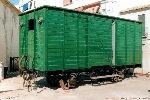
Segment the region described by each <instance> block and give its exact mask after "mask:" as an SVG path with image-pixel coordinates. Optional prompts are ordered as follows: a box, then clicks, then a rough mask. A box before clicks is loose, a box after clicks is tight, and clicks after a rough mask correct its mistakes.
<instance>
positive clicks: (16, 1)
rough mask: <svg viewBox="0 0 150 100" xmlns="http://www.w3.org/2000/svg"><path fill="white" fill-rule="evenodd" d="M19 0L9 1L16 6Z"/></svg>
mask: <svg viewBox="0 0 150 100" xmlns="http://www.w3.org/2000/svg"><path fill="white" fill-rule="evenodd" d="M19 1H20V0H9V2H11V3H12V4H13V5H18V3H19Z"/></svg>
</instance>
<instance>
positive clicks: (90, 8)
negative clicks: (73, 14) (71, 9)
mask: <svg viewBox="0 0 150 100" xmlns="http://www.w3.org/2000/svg"><path fill="white" fill-rule="evenodd" d="M99 9H100V2H95V3H92V4H88V5H85V6H82V7H78V8H75V10H78V11H86V12H91V11H93V12H97V10H99Z"/></svg>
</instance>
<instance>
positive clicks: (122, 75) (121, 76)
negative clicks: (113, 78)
mask: <svg viewBox="0 0 150 100" xmlns="http://www.w3.org/2000/svg"><path fill="white" fill-rule="evenodd" d="M118 75H120V77H119V79H121V80H122V79H124V78H125V74H124V70H123V69H122V70H121V71H119V72H118Z"/></svg>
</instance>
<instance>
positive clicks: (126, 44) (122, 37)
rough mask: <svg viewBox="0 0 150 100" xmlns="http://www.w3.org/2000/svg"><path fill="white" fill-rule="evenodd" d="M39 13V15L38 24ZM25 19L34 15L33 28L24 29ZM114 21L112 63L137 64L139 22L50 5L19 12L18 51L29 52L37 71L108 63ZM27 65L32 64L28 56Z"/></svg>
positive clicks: (140, 48) (138, 60)
mask: <svg viewBox="0 0 150 100" xmlns="http://www.w3.org/2000/svg"><path fill="white" fill-rule="evenodd" d="M39 17H42V18H43V22H42V23H41V24H39V23H38V18H39ZM29 19H34V26H35V28H34V30H30V31H29V30H28V20H29ZM114 21H115V23H116V25H115V26H116V28H115V33H114V35H115V38H116V40H115V41H116V42H115V48H113V49H115V53H116V54H114V56H115V66H123V65H134V64H141V63H142V31H143V30H142V24H141V23H140V22H135V21H129V20H124V19H119V18H114V17H108V16H102V15H96V14H90V13H83V12H77V11H72V10H65V9H60V8H54V7H46V8H41V9H38V10H35V11H29V12H28V13H26V14H23V15H21V16H20V22H23V27H20V40H19V42H20V44H19V45H20V49H19V51H20V52H19V55H20V57H21V56H22V55H27V56H33V57H34V68H35V69H37V70H41V71H55V70H68V69H83V68H91V67H92V66H105V65H109V66H112V51H113V50H112V22H114ZM23 63H24V62H22V65H23ZM28 66H29V67H31V66H32V63H31V60H30V61H29V62H28Z"/></svg>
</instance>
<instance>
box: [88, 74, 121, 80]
mask: <svg viewBox="0 0 150 100" xmlns="http://www.w3.org/2000/svg"><path fill="white" fill-rule="evenodd" d="M115 76H118V77H119V76H120V75H118V74H114V75H105V76H96V77H90V78H91V79H93V80H96V79H100V78H111V77H115Z"/></svg>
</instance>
